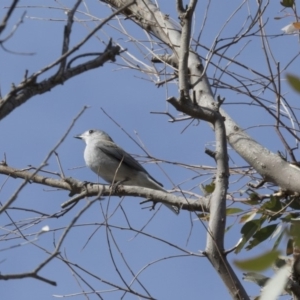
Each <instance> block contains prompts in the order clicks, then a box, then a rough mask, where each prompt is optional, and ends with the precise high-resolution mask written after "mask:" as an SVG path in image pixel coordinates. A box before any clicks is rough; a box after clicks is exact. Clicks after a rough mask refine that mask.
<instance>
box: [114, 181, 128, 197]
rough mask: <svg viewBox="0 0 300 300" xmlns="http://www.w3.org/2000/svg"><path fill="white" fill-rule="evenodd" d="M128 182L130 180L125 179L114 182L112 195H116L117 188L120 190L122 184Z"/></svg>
mask: <svg viewBox="0 0 300 300" xmlns="http://www.w3.org/2000/svg"><path fill="white" fill-rule="evenodd" d="M127 180H128V179H127V178H125V179H123V180H119V181H116V182H112V183H111V191H112V193H115V192H116V190H117V188H118V186H119V185H120V184H122V183H124V182H126V181H127Z"/></svg>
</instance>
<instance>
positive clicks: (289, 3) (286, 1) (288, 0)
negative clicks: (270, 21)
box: [280, 0, 294, 7]
mask: <svg viewBox="0 0 300 300" xmlns="http://www.w3.org/2000/svg"><path fill="white" fill-rule="evenodd" d="M280 4H281V5H282V6H284V7H293V5H294V0H282V1H281V2H280Z"/></svg>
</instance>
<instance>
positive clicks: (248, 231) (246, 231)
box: [234, 219, 263, 253]
mask: <svg viewBox="0 0 300 300" xmlns="http://www.w3.org/2000/svg"><path fill="white" fill-rule="evenodd" d="M262 222H263V220H262V219H259V220H252V221H249V222H247V223H246V224H245V225H244V226H243V227H242V229H241V234H242V239H241V241H240V242H239V243H238V245H237V247H236V249H235V251H234V252H235V253H239V252H240V251H241V250H242V249H243V247H244V246H245V244H246V243H247V242H248V241H249V239H250V238H251V237H252V236H253V234H254V233H255V232H256V231H257V230H258V229H259V228H260V226H261V224H262Z"/></svg>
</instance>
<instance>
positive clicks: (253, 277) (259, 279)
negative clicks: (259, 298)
mask: <svg viewBox="0 0 300 300" xmlns="http://www.w3.org/2000/svg"><path fill="white" fill-rule="evenodd" d="M243 275H244V277H243V280H245V281H250V282H254V283H256V284H257V285H259V286H260V287H264V286H265V284H266V282H267V281H268V280H269V277H266V276H264V275H262V274H259V273H255V272H247V273H243Z"/></svg>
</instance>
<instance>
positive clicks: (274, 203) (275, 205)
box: [261, 196, 282, 212]
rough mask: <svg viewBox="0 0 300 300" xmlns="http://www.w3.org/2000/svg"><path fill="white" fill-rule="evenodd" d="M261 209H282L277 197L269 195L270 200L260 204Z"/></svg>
mask: <svg viewBox="0 0 300 300" xmlns="http://www.w3.org/2000/svg"><path fill="white" fill-rule="evenodd" d="M261 209H266V210H270V211H274V212H278V211H279V210H281V209H282V204H281V202H280V200H279V198H277V197H273V196H271V198H270V200H269V201H267V202H265V203H264V204H263V205H262V206H261Z"/></svg>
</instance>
